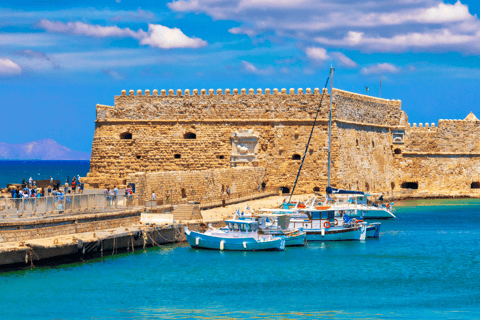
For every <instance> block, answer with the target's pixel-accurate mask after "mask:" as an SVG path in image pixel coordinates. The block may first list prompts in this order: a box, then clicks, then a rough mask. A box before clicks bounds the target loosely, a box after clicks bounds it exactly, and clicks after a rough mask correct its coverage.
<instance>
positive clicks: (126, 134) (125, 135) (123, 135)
mask: <svg viewBox="0 0 480 320" xmlns="http://www.w3.org/2000/svg"><path fill="white" fill-rule="evenodd" d="M120 139H122V140H123V139H132V134H131V133H130V132H123V133H120Z"/></svg>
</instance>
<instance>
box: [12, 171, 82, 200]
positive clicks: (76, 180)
mask: <svg viewBox="0 0 480 320" xmlns="http://www.w3.org/2000/svg"><path fill="white" fill-rule="evenodd" d="M83 188H84V186H83V183H81V181H80V175H77V176H76V177H75V176H74V177H73V179H72V182H70V176H67V179H66V180H65V184H64V185H63V193H65V194H70V193H72V194H76V193H79V194H82V193H83ZM11 193H12V198H17V197H18V196H19V194H21V195H22V197H25V198H32V197H39V198H40V197H45V196H55V195H58V194H61V193H62V190H61V186H60V181H56V182H55V181H54V180H53V177H52V176H50V183H49V184H48V186H47V187H46V190H45V188H40V187H37V181H35V180H33V179H32V177H30V179H28V180H26V179H23V181H22V187H21V188H18V187H17V188H15V189H12V190H11Z"/></svg>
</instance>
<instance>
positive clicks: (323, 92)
mask: <svg viewBox="0 0 480 320" xmlns="http://www.w3.org/2000/svg"><path fill="white" fill-rule="evenodd" d="M331 75H332V72H331V71H330V73H329V74H328V77H327V81H326V82H325V86H324V87H323V88H324V89H326V88H327V85H328V80H330V76H331ZM330 94H332V93H331V92H330ZM324 96H325V91H324V90H322V97H321V98H320V103H319V104H318V108H317V114H316V115H315V120H313V126H312V130H311V131H310V137H308V142H307V146H306V148H305V153H304V154H303V158H302V162H301V163H300V168H298V173H297V177H296V178H295V184H294V185H293V189H292V193H290V199H288V203H291V201H292V196H293V192H294V191H295V187H296V186H297V182H298V177H299V176H300V171H302V167H303V162H304V161H305V157H306V156H307V151H308V147H309V145H310V140H311V139H312V135H313V130H314V129H315V124H316V123H317V118H318V114H319V113H320V108H321V107H322V101H323V97H324Z"/></svg>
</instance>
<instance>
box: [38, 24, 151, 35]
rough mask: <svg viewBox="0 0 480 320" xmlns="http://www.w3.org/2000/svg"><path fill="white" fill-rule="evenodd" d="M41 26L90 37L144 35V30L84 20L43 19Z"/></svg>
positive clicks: (46, 28) (50, 29)
mask: <svg viewBox="0 0 480 320" xmlns="http://www.w3.org/2000/svg"><path fill="white" fill-rule="evenodd" d="M39 26H40V27H41V28H43V29H45V30H47V31H52V32H61V33H72V34H78V35H84V36H90V37H98V38H105V37H132V38H136V39H139V38H141V37H142V36H144V34H145V32H144V31H143V30H139V31H133V30H131V29H129V28H119V27H117V26H110V27H104V26H100V25H92V24H86V23H83V22H68V23H63V22H60V21H49V20H46V19H43V20H41V21H40V23H39Z"/></svg>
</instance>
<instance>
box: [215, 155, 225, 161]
mask: <svg viewBox="0 0 480 320" xmlns="http://www.w3.org/2000/svg"><path fill="white" fill-rule="evenodd" d="M217 158H218V159H220V160H223V159H225V156H217Z"/></svg>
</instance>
